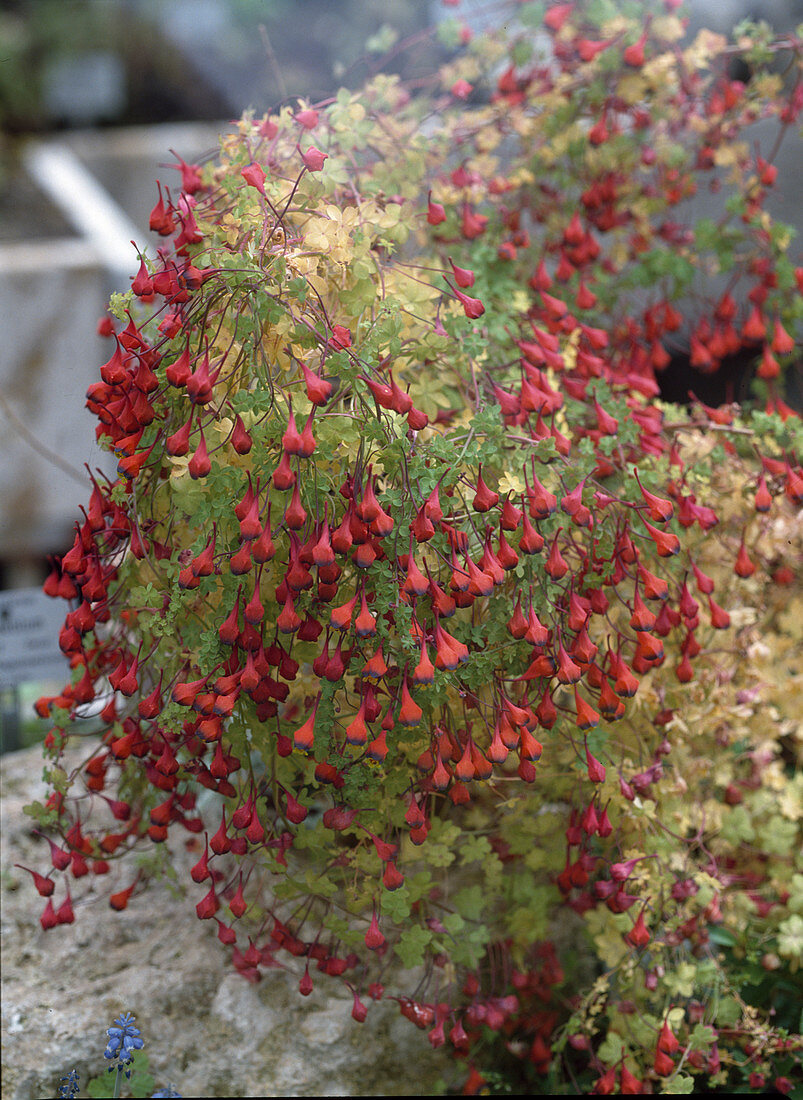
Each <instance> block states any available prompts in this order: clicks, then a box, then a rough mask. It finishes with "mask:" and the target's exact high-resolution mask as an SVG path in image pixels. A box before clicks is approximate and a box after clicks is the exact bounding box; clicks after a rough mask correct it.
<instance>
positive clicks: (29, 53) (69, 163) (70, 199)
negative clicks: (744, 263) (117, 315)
mask: <svg viewBox="0 0 803 1100" xmlns="http://www.w3.org/2000/svg"><path fill="white" fill-rule="evenodd" d="M494 6H495V0H460V2H458V3H456V4H455V3H453V2H448V0H446V2H444V0H4V2H3V5H2V9H1V10H0V324H1V325H2V328H1V329H0V331H2V339H0V710H1V711H2V751H8V750H10V749H13V748H17V747H20V746H23V745H26V744H30V743H32V742H33V741H34V740H36V739H37V738H38V737H40V736H41V735H42V732H43V731H42V726H43V723H41V722H39V721H38V720H37V719H36V718H35V715H34V712H33V709H32V702H33V700H34V699H36V697H37V696H38V695H39V694H42V693H43V692H44V691H46V690H47V689H48V688H49V687H53V685H55V687H53V690H54V691H56V690H58V688H60V686H61V684H62V683H63V680H64V677H65V675H66V674H67V671H68V670H67V666H66V661H65V660H64V658H63V657H62V656H61V654H60V652H59V651H58V646H57V638H58V630H59V627H60V625H61V623H62V621H63V618H64V614H65V607H64V604H63V602H62V601H60V600H49V599H48V598H47V597H45V596H44V595H42V594H41V584H42V582H43V580H44V578H45V576H46V575H47V572H48V555H56V554H63V553H64V552H65V551H66V550H67V549H68V548H69V546H70V545H71V542H72V537H73V525H74V522H75V521H76V519H77V518H79V517H80V511H79V508H80V506H81V505H85V504H86V502H87V499H88V495H89V489H88V478H87V473H86V468H85V467H86V465H87V464H88V465H89V466H90V467H91V468H92V469H93V470H95V469H98V468H99V469H100V470H102V471H105V472H108V473H109V474H113V471H114V462H113V461H110V460H109V456H108V455H106V454H104V453H103V452H101V451H100V450H99V449H98V448H97V447H96V445H95V442H94V439H95V435H94V428H95V422H94V419H93V418H92V417H91V416H90V414H89V413H88V411H87V410H86V409H85V407H84V400H85V393H86V389H87V387H88V386H89V384H90V383H91V382H93V381H95V380H96V379H97V377H98V373H97V372H98V367H99V365H100V364H101V363H102V362H104V361H105V360H106V359H107V358H108V357H109V348H108V342H107V341H104V340H102V339H101V338H100V337H99V336H97V334H96V326H97V322H98V320H99V318H100V317H101V316H102V314H103V313H104V309H105V304H106V301H107V299H108V297H109V294H110V293H111V292H112V291H116V290H126V289H128V287H129V285H130V280H131V277H132V276H133V275H134V273H135V271H136V267H137V261H136V253H135V249H134V247H133V246H132V244H131V243H130V242H131V241H132V240H134V241H136V242H137V243H138V244H140V245H144V244H146V243H147V242H149V241H150V239H151V236H152V235H151V234H149V233H148V215H149V211H150V209H151V207H152V206H153V204H154V202H155V201H156V198H157V194H156V186H155V181H156V179H161V180H162V181H163V182H164V183H167V184H168V185H169V184H171V183H173V184H174V183H175V182H176V181H177V180H178V177H177V176H176V174H175V170H174V169H173V168H171V167H169V165H170V164H171V163H173V164H175V157H174V156H173V155H171V151H173V152H174V153H175V154H177V155H178V156H181V157H183V158H184V159H186V160H187V161H193V160H202V159H204V158H205V157H208V156H213V155H214V154H215V151H216V148H217V138H218V135H219V134H220V133H221V131H222V130H223V129H224V128H225V127H226V126H227V125H228V124H230V121H231V120H232V119H235V118H237V117H238V116H239V115H240V114H241V113H242V112H243V111H244V110H245V109H247V108H249V107H250V108H254V109H255V111H256V112H257V113H259V114H261V113H263V112H265V111H268V110H271V109H272V108H274V107H276V106H277V105H278V104H280V103H282V102H287V101H289V102H295V101H296V100H297V99H298V98H303V99H305V100H307V101H310V102H315V101H318V100H321V99H324V98H325V97H327V96H329V95H333V94H334V93H335V92H336V91H337V89H338V87H341V86H347V87H351V88H356V87H358V86H359V85H360V84H361V83H362V82H363V81H364V80H365V78H366V77H367V76H369V75H370V74H372V73H373V72H376V71H380V70H381V71H385V72H398V73H400V74H401V76H402V77H403V78H404V79H405V80H407V81H410V82H411V85H412V87H413V88H415V86H416V84H417V83H419V82H423V81H425V80H426V77H428V76H430V75H431V74H432V73H433V71H434V70H435V69H436V68H437V67H438V64H439V63H440V62H441V61H442V60H444V59H445V57H446V56H447V54H446V51H445V48H444V47H443V46H442V45H439V43H438V39H437V38H435V37H433V36H432V35H427V34H426V33H425V32H426V31H427V28H430V27H432V26H433V25H434V24H435V23H437V22H440V21H443V20H446V19H458V20H460V21H463V22H466V23H468V24H469V25H470V26H472V28H473V29H475V30H479V29H481V28H482V26H483V25H484V24H485V23H486V22H488V21H489V20H491V19H493V18H494V16H493V14H492V13H493V8H494ZM690 13H691V28H690V33H693V31H694V29H695V28H698V27H700V26H702V25H706V26H710V27H711V28H712V29H714V30H717V31H719V32H721V33H726V34H727V33H729V31H730V30H731V28H732V27H733V26H734V25H735V24H736V23H737V22H738V21H739V20H740V19H743V18H745V17H751V18H759V19H766V20H767V21H768V22H770V23H771V24H772V25H773V26H774V27H775V28H776V29H777V30H778V31H780V32H785V31H789V30H791V29H792V28H793V27H794V26H795V25H796V24H797V23H799V22H801V21H803V0H753V2H752V3H750V0H693V3H692V4H691V5H690ZM410 37H413V41H414V43H415V44H414V46H413V47H412V48H409V49H399V50H397V49H395V47H396V46H397V45H398V44H401V43H402V42H403V41H405V40H406V39H408V38H410ZM734 75H739V74H734ZM800 149H801V145H800V143H799V142H798V144H797V145H793V146H792V150H791V152H790V153H789V154H785V155H788V156H791V157H793V158H794V157H797V161H798V163H797V168H796V169H795V168H792V170H791V176H790V175H789V174H787V177H786V178H787V179H789V180H790V181H791V182H790V183H789V184H788V185H787V187H786V191H785V193H784V195H783V197H784V208H783V210H782V212H781V214H782V216H784V218H785V220H788V221H791V220H794V219H795V218H796V220H797V223H798V224H800V223H801V222H803V196H801V192H800V187H799V182H798V181H799V178H800V166H801V161H800ZM779 167H780V168H781V173H782V179H783V172H784V168H783V165H779ZM790 213H791V215H792V216H791V217H790ZM801 228H803V226H801Z"/></svg>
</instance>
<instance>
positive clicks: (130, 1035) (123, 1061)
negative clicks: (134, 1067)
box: [103, 1012, 145, 1077]
mask: <svg viewBox="0 0 803 1100" xmlns="http://www.w3.org/2000/svg"><path fill="white" fill-rule="evenodd" d="M114 1024H115V1026H114V1027H109V1028H107V1029H106V1034H107V1035H108V1036H109V1043H108V1046H107V1047H106V1049H105V1050H104V1052H103V1057H104V1058H107V1059H109V1061H111V1062H117V1067H116V1068H117V1069H118V1070H119V1069H122V1067H123V1066H127V1065H128V1064H129V1063H130V1062H131V1057H132V1054H133V1052H134V1051H135V1050H142V1048H143V1046H144V1045H145V1042H144V1040H143V1039H140V1037H139V1036H140V1032H139V1028H138V1027H134V1017H133V1016H132V1015H131V1013H130V1012H126V1013H125V1014H124V1015H122V1016H118V1017H117V1019H116V1020H115V1021H114ZM114 1068H115V1066H114V1065H111V1066H109V1072H111V1071H112V1070H113V1069H114ZM125 1075H126V1077H130V1076H131V1070H130V1069H127V1070H126V1072H125Z"/></svg>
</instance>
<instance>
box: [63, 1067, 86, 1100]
mask: <svg viewBox="0 0 803 1100" xmlns="http://www.w3.org/2000/svg"><path fill="white" fill-rule="evenodd" d="M61 1082H62V1083H61V1084H60V1085H59V1096H62V1097H67V1100H72V1097H73V1096H77V1095H78V1090H79V1089H80V1087H81V1086H80V1085H79V1083H78V1070H77V1069H71V1070H70V1072H69V1073H68V1074H67V1075H66V1077H62V1078H61Z"/></svg>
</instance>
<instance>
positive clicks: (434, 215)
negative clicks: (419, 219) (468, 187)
mask: <svg viewBox="0 0 803 1100" xmlns="http://www.w3.org/2000/svg"><path fill="white" fill-rule="evenodd" d="M427 221H428V222H429V224H430V225H440V224H441V222H445V221H446V210H445V209H444V207H443V206H442V205H441V204H440V203H439V202H433V201H432V192H431V191H429V192H428V193H427Z"/></svg>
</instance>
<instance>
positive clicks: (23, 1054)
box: [0, 748, 452, 1100]
mask: <svg viewBox="0 0 803 1100" xmlns="http://www.w3.org/2000/svg"><path fill="white" fill-rule="evenodd" d="M41 771H42V758H41V752H40V750H39V749H38V748H34V749H28V750H23V751H21V752H16V753H10V754H8V755H6V756H4V757H3V758H2V760H0V811H2V871H1V872H0V879H1V883H0V884H1V886H2V899H1V900H2V987H3V990H2V994H3V995H2V1073H3V1091H2V1096H3V1100H33V1098H35V1097H41V1096H55V1095H56V1092H57V1087H58V1081H59V1078H60V1077H61V1076H62V1075H63V1074H65V1073H67V1072H68V1070H70V1069H71V1068H73V1067H75V1068H77V1069H78V1071H79V1073H80V1079H81V1084H82V1094H83V1088H84V1086H85V1084H86V1081H87V1079H88V1078H90V1077H93V1076H98V1075H100V1074H103V1073H104V1072H105V1065H106V1063H105V1062H104V1060H103V1049H104V1046H105V1042H106V1034H105V1029H106V1028H107V1027H109V1026H110V1024H111V1022H112V1020H113V1018H114V1017H115V1016H117V1015H119V1013H120V1012H123V1011H131V1012H133V1013H134V1014H135V1016H136V1017H137V1024H138V1026H139V1027H140V1028H141V1030H142V1036H143V1038H144V1039H145V1051H146V1052H147V1054H148V1057H149V1064H150V1069H151V1072H152V1073H153V1075H154V1078H155V1079H156V1083H157V1087H164V1085H166V1084H167V1082H168V1081H171V1082H172V1083H173V1084H174V1086H175V1087H176V1088H177V1089H178V1090H179V1091H180V1092H181V1093H182V1095H184V1096H260V1095H262V1096H265V1095H267V1096H315V1095H321V1094H323V1095H329V1096H349V1095H352V1096H372V1095H383V1094H384V1095H427V1094H430V1093H431V1092H432V1091H433V1089H434V1088H436V1087H437V1082H438V1080H439V1079H440V1078H443V1077H446V1078H447V1079H451V1076H452V1074H451V1073H450V1072H449V1069H448V1067H447V1063H446V1058H445V1055H444V1053H443V1052H441V1051H437V1052H433V1051H432V1050H431V1049H430V1047H429V1044H428V1043H427V1040H426V1036H425V1035H424V1034H423V1033H422V1032H420V1031H417V1030H415V1029H414V1028H413V1027H412V1026H411V1025H410V1024H408V1023H407V1022H406V1021H405V1020H403V1019H402V1018H401V1017H400V1015H399V1013H398V1009H397V1007H396V1005H395V1003H392V1002H391V1003H380V1004H374V1003H373V1002H367V1003H368V1004H369V1013H368V1019H367V1021H366V1022H365V1023H364V1024H362V1025H360V1024H357V1023H355V1022H354V1021H353V1020H352V1019H351V1015H350V1012H351V998H350V997H349V996H348V994H347V991H346V990H344V989H343V988H342V987H341V986H339V985H338V984H337V983H336V982H335V981H334V980H332V979H327V978H325V977H324V976H322V975H317V974H316V976H315V977H316V982H315V989H314V991H313V993H312V995H311V996H310V997H308V998H301V997H300V996H299V994H298V991H297V983H298V975H297V974H295V973H287V972H285V971H283V970H270V971H268V972H267V973H266V974H265V975H264V977H263V980H262V981H261V982H260V983H259V984H258V985H251V984H249V983H247V982H246V981H244V980H243V979H242V978H241V977H240V976H239V975H238V974H236V973H235V972H234V971H233V970H232V968H231V965H230V963H229V962H228V959H227V957H226V952H225V951H224V949H223V948H222V947H221V945H220V944H219V943H218V941H217V938H216V935H215V932H216V926H215V925H214V922H211V921H210V922H207V921H198V920H197V919H196V918H195V914H194V912H193V904H194V901H193V898H191V897H188V898H187V899H184V900H183V901H181V900H177V899H176V898H175V897H174V895H173V894H171V893H170V891H169V890H168V888H167V885H166V884H162V883H156V884H152V886H151V887H150V889H149V890H148V891H147V892H146V893H144V894H142V895H140V896H139V897H137V896H134V897H132V899H131V901H130V903H129V905H128V908H127V909H126V910H125V911H124V912H122V913H115V912H113V911H112V910H111V909H110V908H109V906H108V904H107V902H106V901H105V899H103V898H101V897H99V896H98V897H95V898H93V897H91V896H90V897H88V898H87V899H86V900H85V901H84V902H82V903H81V904H80V905H76V920H75V923H74V924H72V925H61V926H59V927H57V928H55V929H53V930H51V931H49V932H44V931H43V930H42V928H41V927H40V924H39V915H40V913H41V910H42V908H43V905H44V901H43V899H41V898H40V897H39V895H38V894H37V893H36V892H35V890H34V888H33V884H32V880H31V878H30V876H29V875H27V874H26V873H25V872H24V871H20V870H18V869H17V868H15V867H14V866H13V864H14V863H22V864H25V865H26V866H28V867H31V868H34V869H37V870H40V871H42V870H43V869H44V865H45V857H46V855H47V848H46V845H45V844H44V842H43V841H42V840H39V839H37V838H36V837H35V836H34V835H33V833H32V825H33V823H32V822H31V819H30V818H28V817H26V816H25V815H23V813H22V807H23V806H24V805H25V804H26V803H27V802H30V801H31V800H32V799H34V798H39V799H41V798H42V796H43V794H44V791H45V787H44V784H43V783H42V781H41ZM179 843H180V842H179ZM184 854H185V855H186V853H184ZM179 858H181V855H179ZM196 859H197V855H193V856H192V858H191V862H193V863H194V862H195V860H196ZM189 865H190V864H188V866H189ZM60 877H61V876H59V878H60ZM86 882H87V879H83V880H81V883H80V884H79V885H80V887H81V889H80V896H83V895H84V894H85V892H86V887H84V886H83V884H84V883H86ZM62 890H63V886H62V885H61V884H59V886H58V887H57V889H56V892H55V894H54V902H55V904H56V905H57V906H58V904H59V903H60V901H61V900H62V899H63V893H62ZM76 894H79V891H78V889H76ZM210 925H211V927H210Z"/></svg>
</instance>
